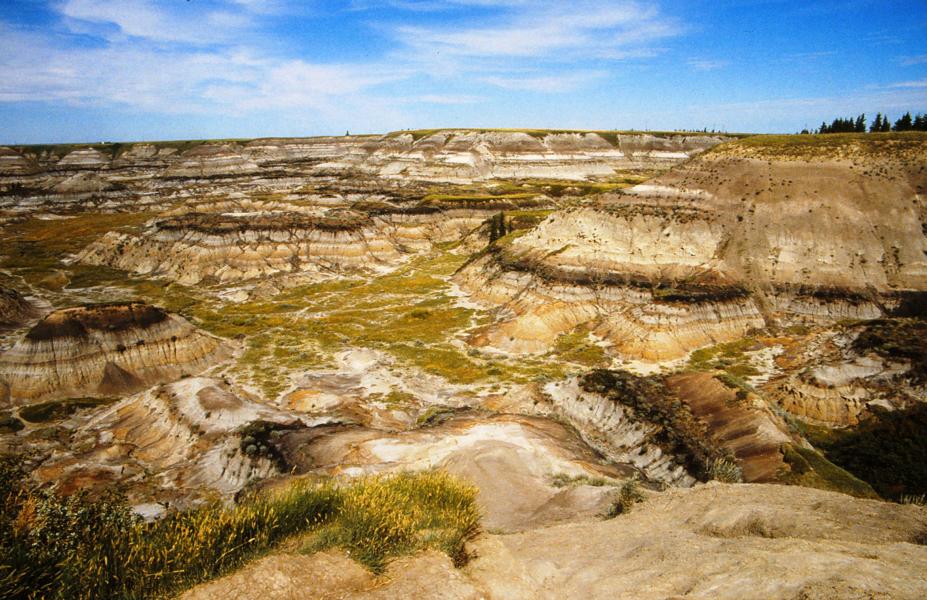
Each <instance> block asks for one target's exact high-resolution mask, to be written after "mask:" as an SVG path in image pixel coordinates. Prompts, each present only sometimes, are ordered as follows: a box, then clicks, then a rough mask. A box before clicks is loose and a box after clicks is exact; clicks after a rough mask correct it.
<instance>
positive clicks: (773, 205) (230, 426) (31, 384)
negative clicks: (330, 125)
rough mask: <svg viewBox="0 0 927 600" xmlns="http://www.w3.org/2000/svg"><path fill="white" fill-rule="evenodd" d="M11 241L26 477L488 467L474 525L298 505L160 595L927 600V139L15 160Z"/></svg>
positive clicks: (215, 485)
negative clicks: (318, 513)
mask: <svg viewBox="0 0 927 600" xmlns="http://www.w3.org/2000/svg"><path fill="white" fill-rule="evenodd" d="M0 227H2V228H0V327H2V329H0V350H2V353H0V454H2V455H3V456H6V457H11V459H10V460H13V461H15V462H16V463H17V464H18V465H19V467H18V468H19V469H20V471H18V472H19V473H20V475H21V477H22V480H23V481H22V482H20V483H19V484H17V485H21V486H23V489H28V490H30V493H33V491H35V493H39V492H41V493H47V494H54V495H56V497H66V496H69V495H73V494H78V495H81V494H86V496H85V497H87V498H91V499H92V498H96V497H104V496H105V495H106V494H108V493H110V492H112V491H113V490H118V492H119V494H121V497H122V498H123V500H124V502H125V503H127V506H129V507H131V510H132V512H133V513H134V514H136V515H139V516H140V517H141V518H143V519H145V520H146V522H148V523H158V522H169V520H170V519H171V518H174V517H176V516H177V515H179V514H185V513H186V514H190V511H196V510H203V507H226V510H232V509H231V508H228V507H234V506H245V505H246V504H247V503H248V502H253V501H254V500H253V498H255V497H260V496H261V495H262V494H269V495H273V494H274V493H279V490H286V489H288V486H291V485H296V486H306V485H312V486H316V485H317V486H323V487H322V488H320V489H326V490H328V489H330V488H328V487H324V486H335V487H338V486H350V485H352V482H368V483H369V482H376V481H394V482H396V481H398V482H399V483H400V484H403V481H405V480H404V479H402V478H403V477H408V476H409V475H408V473H432V472H434V473H438V474H439V475H436V476H439V477H441V478H443V477H445V475H444V474H445V473H446V474H449V475H450V476H451V478H452V479H451V480H450V481H453V482H459V483H454V484H453V486H458V485H462V486H473V488H472V489H473V498H472V499H473V501H474V502H475V510H478V512H479V524H478V525H473V526H471V525H470V524H469V522H468V525H467V526H466V527H462V528H461V529H460V531H462V532H463V533H461V534H460V536H459V539H457V542H459V543H457V542H454V543H449V542H448V543H445V541H439V542H435V543H431V542H430V541H429V540H437V539H438V538H439V537H440V536H439V535H438V534H435V533H434V531H436V530H437V529H440V528H438V527H437V526H436V525H434V524H433V523H432V524H431V525H429V526H427V527H424V530H425V531H426V532H425V533H424V534H422V535H423V536H424V537H422V538H421V539H419V538H416V539H419V541H421V542H422V543H415V544H407V545H405V546H402V547H399V548H398V550H396V551H395V552H393V551H392V550H390V551H388V552H385V554H383V553H381V554H377V555H376V556H377V558H370V556H371V555H368V554H363V553H360V552H358V551H357V549H358V548H361V547H364V548H366V546H363V545H362V544H361V545H357V544H355V545H352V544H351V543H347V542H345V543H328V544H325V545H322V544H320V542H319V541H318V540H319V539H321V538H323V537H324V536H323V535H322V534H321V533H319V530H318V527H316V526H315V525H313V524H310V525H311V526H310V525H307V526H305V527H303V529H302V530H300V531H295V532H294V533H293V534H292V535H288V536H287V537H286V538H284V539H281V540H279V541H278V542H275V543H274V544H267V545H266V546H265V547H262V548H257V547H255V548H254V551H253V552H251V553H250V554H247V555H246V556H245V555H243V557H242V559H241V560H239V561H238V562H235V563H234V564H231V563H229V564H225V563H223V564H222V565H218V564H217V565H213V566H210V567H209V568H208V569H206V571H203V573H206V574H205V575H196V576H192V575H191V576H190V577H188V578H187V579H184V580H183V582H181V583H180V584H176V585H175V584H171V585H169V586H167V585H166V584H165V585H166V587H165V588H164V589H161V590H160V591H159V592H158V594H161V595H170V594H178V593H183V596H182V597H184V598H215V597H229V598H254V597H265V598H306V597H320V598H367V597H370V598H405V597H421V598H535V597H538V598H560V597H590V598H655V599H656V598H682V597H686V598H783V599H786V598H788V599H792V598H794V599H799V598H802V599H811V598H815V599H816V598H822V599H823V598H912V599H913V598H923V597H927V578H925V576H924V575H925V574H927V547H925V544H927V510H925V508H924V506H923V505H924V497H925V494H927V470H925V469H927V467H925V465H927V404H925V401H927V397H925V393H927V345H925V344H927V342H925V340H927V324H925V321H924V320H923V319H924V317H925V313H927V135H924V134H920V133H885V134H858V135H857V134H846V135H844V134H831V135H804V136H742V135H738V136H728V135H721V134H717V135H715V134H698V133H639V132H638V133H634V132H627V133H620V132H570V131H543V130H519V131H516V130H428V131H412V132H394V133H391V134H387V135H369V136H346V137H330V138H305V139H296V138H292V139H258V140H216V141H186V142H138V143H131V144H109V143H107V144H91V145H49V146H21V147H3V148H0ZM394 474H404V475H398V477H399V479H392V480H391V479H390V475H394ZM378 476H379V477H380V479H376V477H378ZM0 479H2V478H0ZM441 481H445V480H443V479H441ZM361 485H365V484H364V483H362V484H361ZM370 485H374V486H375V485H376V484H370ZM403 485H404V484H403ZM442 485H444V484H442ZM448 485H450V484H448ZM17 489H18V488H17ZM300 489H302V488H300ZM442 489H443V488H442ZM453 489H454V490H457V489H458V488H457V487H453ZM467 489H470V488H467ZM36 490H37V491H36ZM326 493H327V492H326ZM455 493H456V492H455ZM467 493H469V492H461V494H462V496H461V497H467ZM411 496H414V494H411ZM411 496H408V497H411ZM10 497H11V498H12V496H10ZM384 497H385V496H384ZM403 497H407V496H403ZM8 502H13V503H14V505H15V506H16V507H17V509H16V510H17V511H18V512H17V513H16V514H17V515H18V516H17V517H16V519H17V520H16V521H15V522H12V525H10V527H11V528H12V529H11V530H10V531H13V532H14V533H15V532H20V533H22V532H23V531H25V532H26V533H24V534H22V535H29V531H30V529H29V528H30V527H32V528H33V529H35V528H36V527H38V525H35V524H36V523H39V524H41V523H42V522H43V521H42V520H41V519H42V518H47V517H36V516H34V515H33V513H30V512H29V511H30V510H32V511H33V512H34V511H35V507H34V506H33V507H32V508H31V509H30V508H29V505H28V503H23V502H20V501H19V500H15V502H14V500H8ZM346 502H347V501H346ZM348 504H350V503H349V502H348ZM374 504H376V502H374ZM381 504H382V502H381ZM455 506H457V505H455ZM460 506H463V504H461V505H460ZM24 507H25V508H24ZM445 509H447V510H450V511H451V512H453V511H452V510H451V509H450V508H447V507H444V508H442V510H445ZM210 510H223V509H222V508H214V509H212V508H211V509H210ZM39 512H41V511H39ZM10 514H13V513H12V512H11V513H10ZM197 514H199V513H197ZM24 515H25V516H24ZM30 515H31V516H30ZM10 518H11V519H12V517H10ZM308 518H309V517H306V519H305V520H308ZM429 522H430V521H429ZM461 522H462V521H461ZM23 523H26V524H25V525H23ZM30 523H31V524H32V525H30ZM314 527H315V529H314ZM0 529H2V528H0ZM0 533H3V532H2V531H0ZM20 533H15V535H20ZM4 535H6V534H5V533H4ZM10 535H13V534H10ZM384 535H385V534H384ZM442 535H443V534H442ZM313 536H314V537H313ZM429 536H431V537H429ZM254 539H255V538H252V539H250V540H248V541H247V542H245V543H244V544H243V545H244V546H246V545H247V544H248V543H252V542H253V541H254ZM441 539H444V538H441ZM455 539H456V538H455ZM422 540H424V541H422ZM358 544H359V542H358ZM384 544H385V542H384ZM235 551H236V552H240V548H236V549H235ZM224 556H225V555H224V554H223V557H224ZM384 557H385V558H384ZM245 559H253V560H250V561H248V560H245ZM354 559H358V561H359V562H358V561H355V560H354ZM0 560H3V559H0ZM10 560H11V561H12V560H13V559H10ZM220 562H221V561H220ZM17 568H20V567H17V565H16V564H14V563H13V562H10V563H9V564H7V563H3V564H0V585H7V583H3V582H4V581H7V582H10V581H13V582H14V583H15V581H19V580H17V579H16V577H19V575H17V570H16V569H17ZM207 571H208V572H207ZM158 576H160V575H158ZM216 576H219V577H218V578H215V577H216ZM4 577H6V579H4ZM210 578H213V579H212V580H211V581H206V580H207V579H210ZM200 582H204V583H200ZM197 583H200V585H199V586H198V587H193V586H194V584H197ZM8 585H9V586H13V585H14V584H13V583H9V584H8ZM17 585H18V584H17ZM183 588H191V589H187V590H186V591H184V589H183ZM0 589H5V590H16V592H15V593H16V594H19V595H16V596H13V592H10V594H11V597H44V596H42V595H41V593H39V592H37V591H35V590H32V592H31V593H32V596H30V592H29V591H28V590H26V591H24V590H25V588H15V587H8V588H0ZM50 589H54V588H50ZM62 590H63V588H61V589H57V590H55V591H47V590H46V592H47V593H48V595H50V596H53V597H81V596H80V595H79V594H78V593H77V592H74V593H73V594H72V595H69V593H70V592H68V591H67V590H64V591H62ZM42 593H45V592H42ZM123 595H125V596H126V597H140V596H141V595H142V594H140V595H131V594H123ZM87 597H93V596H92V595H90V596H87ZM120 597H121V596H120Z"/></svg>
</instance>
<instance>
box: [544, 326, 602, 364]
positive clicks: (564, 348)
mask: <svg viewBox="0 0 927 600" xmlns="http://www.w3.org/2000/svg"><path fill="white" fill-rule="evenodd" d="M552 354H553V356H556V357H557V358H559V359H560V360H564V361H567V362H571V363H576V364H579V365H582V366H584V367H601V366H603V363H604V362H605V361H606V356H605V349H604V348H602V347H601V346H599V345H598V344H595V343H593V342H592V341H591V340H590V339H589V332H588V331H586V330H585V329H584V328H582V327H579V328H577V329H575V330H573V331H571V332H570V333H564V334H562V335H561V336H560V337H558V338H557V341H556V343H555V344H554V349H553V352H552Z"/></svg>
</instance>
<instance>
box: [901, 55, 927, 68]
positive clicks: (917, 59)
mask: <svg viewBox="0 0 927 600" xmlns="http://www.w3.org/2000/svg"><path fill="white" fill-rule="evenodd" d="M924 63H927V54H920V55H918V56H905V57H904V58H902V59H901V64H903V65H904V66H906V67H910V66H912V65H922V64H924Z"/></svg>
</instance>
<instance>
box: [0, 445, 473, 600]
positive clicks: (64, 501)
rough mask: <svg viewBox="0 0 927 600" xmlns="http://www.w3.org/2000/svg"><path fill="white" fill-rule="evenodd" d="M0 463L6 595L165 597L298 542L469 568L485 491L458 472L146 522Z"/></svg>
mask: <svg viewBox="0 0 927 600" xmlns="http://www.w3.org/2000/svg"><path fill="white" fill-rule="evenodd" d="M24 475H25V473H24V468H23V466H22V464H21V463H20V464H16V463H14V462H12V461H11V460H5V461H3V463H2V464H0V508H2V511H0V597H3V598H9V599H11V600H14V599H27V598H30V599H31V598H54V599H91V598H134V599H141V598H162V597H168V596H172V595H174V594H176V593H177V592H178V591H180V590H183V589H185V588H189V587H192V586H193V585H195V584H197V583H200V582H203V581H207V580H209V579H212V578H215V577H217V576H220V575H222V574H224V573H226V572H228V571H230V570H232V569H235V568H237V567H239V566H240V565H242V564H244V563H245V562H247V561H248V560H251V559H253V558H256V557H258V556H260V555H262V554H265V553H267V552H268V551H270V550H271V549H273V548H274V547H275V546H276V545H277V544H279V543H280V542H281V541H283V540H285V539H287V538H289V537H291V536H294V535H299V534H308V535H310V537H309V539H308V540H306V541H305V543H304V544H303V551H305V552H314V551H316V550H320V549H323V548H331V547H337V548H343V549H345V550H347V551H349V553H350V555H351V556H352V557H353V558H355V559H356V560H358V561H360V562H361V563H363V564H364V565H366V566H367V567H368V568H370V569H372V570H373V571H375V572H380V571H382V570H383V568H384V567H385V566H386V564H387V563H388V561H389V560H390V559H391V558H393V557H395V556H399V555H402V554H408V553H412V552H415V551H418V550H420V549H422V548H437V549H439V550H441V551H443V552H446V553H447V554H448V555H449V556H451V558H452V559H453V560H454V561H455V563H456V564H458V565H459V564H463V562H465V561H466V559H467V554H466V551H465V547H464V545H465V543H466V542H467V540H469V539H470V538H472V537H473V536H474V535H475V534H476V533H477V531H478V529H479V518H480V514H479V510H478V509H477V506H476V490H475V489H474V488H472V487H470V486H468V485H465V484H463V483H461V482H459V481H457V480H455V479H453V478H452V477H450V476H448V475H447V474H444V473H441V472H427V473H421V474H399V475H392V476H382V477H371V478H366V479H361V480H357V481H353V482H350V483H346V484H342V485H338V484H334V483H330V482H328V483H314V482H309V481H305V480H300V481H296V482H293V483H290V484H288V485H286V486H285V487H283V488H281V489H277V490H274V491H270V492H265V493H260V494H251V495H248V496H246V497H245V499H244V500H243V501H242V502H240V503H239V504H237V505H234V506H231V507H227V506H224V505H221V504H212V505H207V506H203V507H200V508H197V509H193V510H189V511H185V512H178V513H173V514H170V515H169V516H167V517H165V518H163V519H161V520H158V521H155V522H153V523H145V522H142V521H141V520H139V519H138V518H137V517H135V516H133V515H132V514H131V512H130V511H129V509H128V508H127V506H126V504H125V501H124V500H123V499H122V498H120V497H118V496H117V495H109V496H104V497H102V498H97V499H91V498H89V497H87V496H85V495H82V494H77V495H74V496H71V497H69V498H59V497H57V496H55V495H54V494H53V493H51V492H49V493H36V492H30V491H28V490H27V489H26V488H25V487H24V485H23V480H24Z"/></svg>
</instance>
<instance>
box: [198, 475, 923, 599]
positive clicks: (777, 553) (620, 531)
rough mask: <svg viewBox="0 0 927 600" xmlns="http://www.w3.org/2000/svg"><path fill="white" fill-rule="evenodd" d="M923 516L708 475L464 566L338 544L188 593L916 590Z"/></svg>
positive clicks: (750, 595)
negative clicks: (373, 564) (387, 558)
mask: <svg viewBox="0 0 927 600" xmlns="http://www.w3.org/2000/svg"><path fill="white" fill-rule="evenodd" d="M812 507H813V508H812ZM925 528H927V516H925V514H924V511H923V509H921V508H919V507H915V506H900V505H897V504H891V503H883V502H875V501H872V500H860V499H856V498H849V497H847V496H844V495H842V494H834V493H831V492H823V491H820V490H813V489H803V488H795V487H787V486H775V485H750V486H745V485H719V484H714V485H708V486H700V487H696V488H692V489H673V490H670V491H667V492H663V493H660V494H652V495H650V497H649V498H648V500H647V501H645V502H644V503H643V504H640V505H637V506H636V507H635V508H634V509H633V510H632V511H631V513H630V514H627V515H621V516H619V517H618V518H616V519H613V520H610V521H602V520H589V521H585V522H579V523H567V524H562V525H557V526H553V527H544V528H538V529H532V530H529V531H524V532H521V533H506V534H504V535H499V534H494V533H489V534H484V535H482V536H480V538H478V539H477V540H475V542H474V544H473V549H472V550H473V555H474V558H473V560H472V561H471V562H470V563H469V564H468V565H467V566H465V567H464V568H463V569H454V568H453V567H452V565H451V562H450V561H449V560H448V559H447V558H445V557H443V556H438V555H437V554H435V553H434V552H429V553H424V554H419V555H417V556H414V557H404V558H402V559H399V560H397V561H396V562H395V563H393V564H392V565H391V566H390V568H389V570H388V571H387V573H386V574H384V575H383V576H381V577H374V576H372V575H370V574H369V573H367V572H365V571H364V570H363V569H362V568H361V567H359V566H358V565H357V564H356V563H352V561H351V560H350V559H349V558H348V557H347V556H346V555H345V554H343V553H341V552H338V553H335V552H325V553H319V554H315V555H312V556H306V555H301V554H292V553H275V554H271V555H270V556H267V557H265V558H262V559H261V560H259V561H256V562H254V563H251V564H249V565H247V566H245V567H244V568H243V569H241V570H240V571H237V572H235V573H233V574H230V575H228V576H225V577H223V578H220V579H217V580H215V581H213V582H209V583H206V584H203V585H201V586H198V587H196V588H194V589H193V590H190V591H189V592H187V593H186V594H184V595H183V596H181V598H183V599H184V600H198V599H206V598H217V597H222V598H250V597H254V596H255V595H260V596H261V597H263V598H266V599H267V600H290V599H296V598H302V597H305V596H306V595H307V594H309V595H312V594H316V595H319V596H326V597H327V596H330V597H338V598H351V599H357V600H361V599H371V600H372V599H375V598H376V599H380V600H385V599H388V598H396V599H398V598H408V597H410V596H415V597H417V598H428V599H431V598H435V599H437V598H454V599H460V600H469V599H475V598H500V599H512V600H515V599H521V598H540V599H556V598H565V597H568V598H590V599H600V598H601V599H606V598H616V597H618V598H635V599H641V600H664V599H667V598H682V597H686V598H697V599H705V600H708V599H711V600H744V599H751V600H752V599H756V600H760V599H762V600H794V599H797V598H802V599H808V600H830V599H833V598H843V599H846V600H868V599H870V598H885V599H886V600H888V599H891V600H915V599H917V598H922V597H923V596H924V595H925V594H927V584H925V582H924V580H923V578H920V577H916V576H912V573H919V572H923V571H924V570H925V569H927V548H925V547H924V546H923V542H922V541H918V540H922V536H923V532H924V531H925ZM437 582H440V585H439V584H438V583H437Z"/></svg>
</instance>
